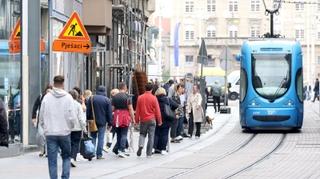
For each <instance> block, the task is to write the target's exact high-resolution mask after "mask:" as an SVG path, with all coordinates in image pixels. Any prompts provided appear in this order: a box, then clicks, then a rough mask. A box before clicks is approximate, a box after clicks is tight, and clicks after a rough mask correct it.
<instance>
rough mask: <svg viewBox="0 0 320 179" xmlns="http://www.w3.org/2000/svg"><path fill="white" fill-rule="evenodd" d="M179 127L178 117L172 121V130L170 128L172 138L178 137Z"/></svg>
mask: <svg viewBox="0 0 320 179" xmlns="http://www.w3.org/2000/svg"><path fill="white" fill-rule="evenodd" d="M177 127H178V119H174V120H173V121H172V125H171V130H170V137H171V139H174V138H176V137H177Z"/></svg>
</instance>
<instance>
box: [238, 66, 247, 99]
mask: <svg viewBox="0 0 320 179" xmlns="http://www.w3.org/2000/svg"><path fill="white" fill-rule="evenodd" d="M247 88H248V79H247V73H246V71H245V70H244V69H243V68H242V69H241V72H240V101H241V102H242V101H243V100H244V98H245V97H246V94H247Z"/></svg>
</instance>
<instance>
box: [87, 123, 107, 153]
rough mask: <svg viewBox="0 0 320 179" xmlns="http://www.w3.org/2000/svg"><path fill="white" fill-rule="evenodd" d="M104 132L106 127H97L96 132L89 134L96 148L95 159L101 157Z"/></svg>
mask: <svg viewBox="0 0 320 179" xmlns="http://www.w3.org/2000/svg"><path fill="white" fill-rule="evenodd" d="M105 132H106V126H103V127H101V126H99V127H98V132H93V133H92V134H91V137H92V141H93V144H94V145H95V146H96V148H97V153H96V154H97V158H98V157H102V150H103V143H104V134H105ZM97 137H98V144H97Z"/></svg>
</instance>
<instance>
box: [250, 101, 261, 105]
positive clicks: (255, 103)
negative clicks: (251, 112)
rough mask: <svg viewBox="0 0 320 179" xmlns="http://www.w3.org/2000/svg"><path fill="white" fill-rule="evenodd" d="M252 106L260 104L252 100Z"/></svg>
mask: <svg viewBox="0 0 320 179" xmlns="http://www.w3.org/2000/svg"><path fill="white" fill-rule="evenodd" d="M250 105H251V106H259V103H257V101H256V100H252V101H251V102H250Z"/></svg>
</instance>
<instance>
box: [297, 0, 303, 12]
mask: <svg viewBox="0 0 320 179" xmlns="http://www.w3.org/2000/svg"><path fill="white" fill-rule="evenodd" d="M303 9H304V3H303V2H301V1H300V2H299V1H298V2H296V11H303Z"/></svg>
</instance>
